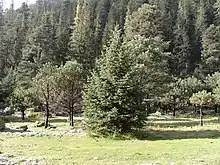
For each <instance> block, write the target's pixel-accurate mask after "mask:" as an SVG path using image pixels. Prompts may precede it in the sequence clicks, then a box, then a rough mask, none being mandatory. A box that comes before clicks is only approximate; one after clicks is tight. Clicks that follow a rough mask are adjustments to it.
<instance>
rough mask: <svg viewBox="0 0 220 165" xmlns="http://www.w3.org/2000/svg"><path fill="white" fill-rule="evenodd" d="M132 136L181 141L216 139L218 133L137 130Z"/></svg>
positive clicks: (141, 138)
mask: <svg viewBox="0 0 220 165" xmlns="http://www.w3.org/2000/svg"><path fill="white" fill-rule="evenodd" d="M133 136H134V137H136V138H137V139H139V140H151V141H155V140H177V139H178V140H181V139H217V138H220V132H219V131H217V130H198V131H179V130H178V131H177V130H141V131H140V130H139V131H134V132H133Z"/></svg>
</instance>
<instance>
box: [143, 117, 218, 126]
mask: <svg viewBox="0 0 220 165" xmlns="http://www.w3.org/2000/svg"><path fill="white" fill-rule="evenodd" d="M154 121H157V122H154ZM154 121H152V122H151V121H148V122H147V126H151V127H160V128H178V127H194V126H199V121H191V120H185V121H184V120H173V119H170V120H154ZM160 121H161V122H160ZM204 123H205V124H217V123H220V121H219V120H218V119H213V120H208V121H204Z"/></svg>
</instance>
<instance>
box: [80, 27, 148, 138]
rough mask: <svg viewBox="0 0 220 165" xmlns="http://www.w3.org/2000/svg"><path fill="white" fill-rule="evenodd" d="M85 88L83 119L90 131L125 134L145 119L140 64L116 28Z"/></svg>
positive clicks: (140, 124)
mask: <svg viewBox="0 0 220 165" xmlns="http://www.w3.org/2000/svg"><path fill="white" fill-rule="evenodd" d="M109 45H110V46H109V47H108V48H106V51H105V53H104V54H102V57H101V60H100V62H99V63H100V66H99V67H98V71H97V72H94V73H93V74H92V77H91V79H90V83H89V85H88V86H87V89H86V91H85V95H84V100H85V118H86V119H85V120H86V125H87V130H88V131H89V132H90V133H91V134H94V133H95V134H102V135H109V134H114V133H127V132H129V131H131V129H132V128H141V127H142V126H143V124H144V120H145V113H146V112H145V106H144V104H143V99H144V97H143V96H144V95H143V93H142V89H141V88H142V84H141V80H140V75H138V73H139V72H138V70H139V67H137V65H136V59H135V58H134V56H132V55H131V54H130V50H131V49H129V44H128V45H126V44H125V45H123V44H122V43H121V38H120V32H119V31H118V30H116V31H115V32H114V36H113V37H112V39H111V43H110V44H109Z"/></svg>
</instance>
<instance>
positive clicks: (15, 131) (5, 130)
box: [0, 128, 31, 133]
mask: <svg viewBox="0 0 220 165" xmlns="http://www.w3.org/2000/svg"><path fill="white" fill-rule="evenodd" d="M1 132H8V133H24V132H31V131H28V130H26V131H24V130H21V129H13V128H5V129H4V130H2V131H0V133H1Z"/></svg>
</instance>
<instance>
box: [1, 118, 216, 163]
mask: <svg viewBox="0 0 220 165" xmlns="http://www.w3.org/2000/svg"><path fill="white" fill-rule="evenodd" d="M13 124H16V125H17V124H19V123H8V125H9V126H13ZM28 124H31V123H28ZM32 124H33V123H32ZM54 124H55V125H56V126H57V128H56V129H61V128H62V129H68V124H67V123H65V122H64V121H63V120H56V122H55V121H54ZM198 125H199V119H196V118H152V119H150V120H149V121H148V122H147V127H146V130H143V131H142V132H141V135H142V136H141V138H140V139H130V140H113V139H104V138H100V139H97V138H90V137H87V136H7V135H1V134H0V151H1V152H2V153H10V154H12V155H16V156H19V157H27V158H32V159H35V160H42V161H41V162H44V163H45V164H48V165H72V164H75V165H94V164H95V165H150V164H152V165H153V164H155V165H156V164H157V165H171V164H172V165H174V164H175V165H218V164H220V157H219V151H220V121H219V119H218V118H217V117H209V118H206V119H205V126H204V127H200V126H198ZM37 129H43V128H37ZM62 129H61V130H62ZM0 157H1V155H0ZM0 161H1V159H0ZM0 164H1V162H0ZM36 164H37V163H36Z"/></svg>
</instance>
